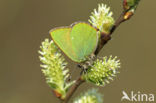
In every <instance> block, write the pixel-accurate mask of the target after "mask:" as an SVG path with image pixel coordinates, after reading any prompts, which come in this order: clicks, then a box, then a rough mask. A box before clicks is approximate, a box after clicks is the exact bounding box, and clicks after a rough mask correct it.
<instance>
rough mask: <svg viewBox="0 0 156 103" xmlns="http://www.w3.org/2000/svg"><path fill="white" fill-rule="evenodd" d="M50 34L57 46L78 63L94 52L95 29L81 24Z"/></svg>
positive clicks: (95, 41) (95, 44)
mask: <svg viewBox="0 0 156 103" xmlns="http://www.w3.org/2000/svg"><path fill="white" fill-rule="evenodd" d="M50 34H51V37H52V39H53V40H54V42H55V43H56V44H57V46H58V47H59V48H60V49H61V50H62V51H63V52H64V53H65V54H66V55H67V56H68V57H69V58H70V59H71V60H73V61H75V62H78V63H80V62H82V61H85V60H86V57H87V56H88V55H90V54H91V53H93V52H94V51H95V49H96V46H97V42H98V37H97V36H98V35H97V31H96V29H95V28H94V27H92V26H91V25H89V24H87V23H83V22H79V23H76V24H75V25H74V26H72V27H62V28H57V29H53V30H51V31H50Z"/></svg>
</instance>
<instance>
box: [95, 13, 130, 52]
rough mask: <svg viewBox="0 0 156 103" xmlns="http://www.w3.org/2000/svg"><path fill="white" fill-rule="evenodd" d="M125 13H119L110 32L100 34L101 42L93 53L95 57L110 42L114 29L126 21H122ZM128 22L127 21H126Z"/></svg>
mask: <svg viewBox="0 0 156 103" xmlns="http://www.w3.org/2000/svg"><path fill="white" fill-rule="evenodd" d="M125 13H126V11H123V12H122V13H121V15H120V16H119V18H118V19H117V20H116V22H115V24H114V25H113V27H112V28H111V30H110V33H109V34H105V33H104V32H101V38H100V39H101V40H100V43H99V45H98V47H97V49H96V51H95V55H97V54H98V53H99V51H100V50H101V49H102V48H103V46H104V45H105V44H106V43H107V42H108V41H109V40H111V35H112V33H113V32H114V31H115V30H116V28H117V27H118V26H119V25H120V24H121V23H122V22H124V21H126V20H125V19H124V15H125ZM127 20H128V19H127Z"/></svg>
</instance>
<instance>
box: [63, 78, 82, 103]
mask: <svg viewBox="0 0 156 103" xmlns="http://www.w3.org/2000/svg"><path fill="white" fill-rule="evenodd" d="M84 82H85V80H83V79H82V78H81V75H80V77H79V78H78V79H77V80H76V82H75V84H74V85H73V86H72V87H71V88H70V90H69V91H68V93H67V95H66V98H65V99H64V100H63V101H62V103H68V101H69V99H70V98H71V97H72V95H73V94H74V92H75V91H76V89H77V88H78V87H79V86H80V85H81V84H82V83H84Z"/></svg>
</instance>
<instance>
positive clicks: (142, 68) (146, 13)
mask: <svg viewBox="0 0 156 103" xmlns="http://www.w3.org/2000/svg"><path fill="white" fill-rule="evenodd" d="M98 3H105V4H108V5H109V6H111V10H112V11H113V12H114V15H113V16H114V17H115V19H117V17H118V16H119V15H120V12H121V11H122V0H0V47H1V49H0V103H59V100H58V99H57V98H55V96H54V95H53V94H52V91H51V89H50V88H49V87H48V85H47V84H46V83H45V78H44V76H43V74H42V73H41V68H40V61H39V59H38V56H39V54H38V52H37V51H38V50H39V46H40V44H41V41H43V40H44V39H45V38H50V36H49V34H48V32H49V30H50V29H52V28H54V27H58V26H64V25H70V24H71V23H73V22H75V21H87V20H88V18H89V16H90V13H91V12H92V11H93V9H94V8H97V4H98ZM155 3H156V1H155V0H152V1H151V0H141V2H140V5H139V7H138V9H137V12H136V14H135V15H134V16H133V18H132V19H131V20H129V21H128V22H125V23H123V24H122V25H120V27H119V28H118V29H117V30H116V31H115V32H114V34H113V38H112V40H111V41H109V43H108V44H107V45H106V46H105V47H104V48H103V49H102V50H101V52H100V54H99V56H105V55H107V56H109V55H113V56H118V57H119V58H120V60H121V62H122V68H121V69H120V72H121V73H120V74H118V76H117V78H116V79H115V80H114V81H113V82H111V83H110V84H108V85H106V86H105V87H104V88H102V87H100V92H101V93H102V94H104V103H115V102H116V103H120V102H121V101H120V99H121V97H122V90H125V91H127V92H130V91H135V92H138V91H140V92H141V93H147V94H148V93H153V94H156V80H155V79H156V64H155V63H156V46H155V45H156V29H155V27H156V26H155V24H156V20H155V18H156V13H155V10H156V6H155ZM71 64H72V65H69V67H71V72H73V73H74V74H77V70H74V69H75V68H74V66H73V65H74V64H73V63H71ZM78 71H79V70H78ZM77 75H78V74H77ZM73 78H74V76H73ZM89 87H90V88H91V87H93V85H92V84H87V83H86V84H83V85H81V86H80V88H79V89H78V91H77V92H76V93H75V94H74V97H75V96H77V95H78V94H79V92H82V91H84V90H86V89H88V88H89ZM94 87H95V86H94ZM126 103H128V102H126Z"/></svg>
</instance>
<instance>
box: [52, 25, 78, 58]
mask: <svg viewBox="0 0 156 103" xmlns="http://www.w3.org/2000/svg"><path fill="white" fill-rule="evenodd" d="M70 32H71V28H70V27H62V28H56V29H52V30H51V31H50V34H51V37H52V39H53V41H54V42H55V44H56V45H57V46H58V47H59V48H60V49H61V50H62V51H63V52H64V53H65V54H66V55H67V56H68V57H69V58H71V59H72V60H73V61H76V60H75V59H74V57H76V53H74V51H73V50H72V48H71V47H72V43H71V39H70Z"/></svg>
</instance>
